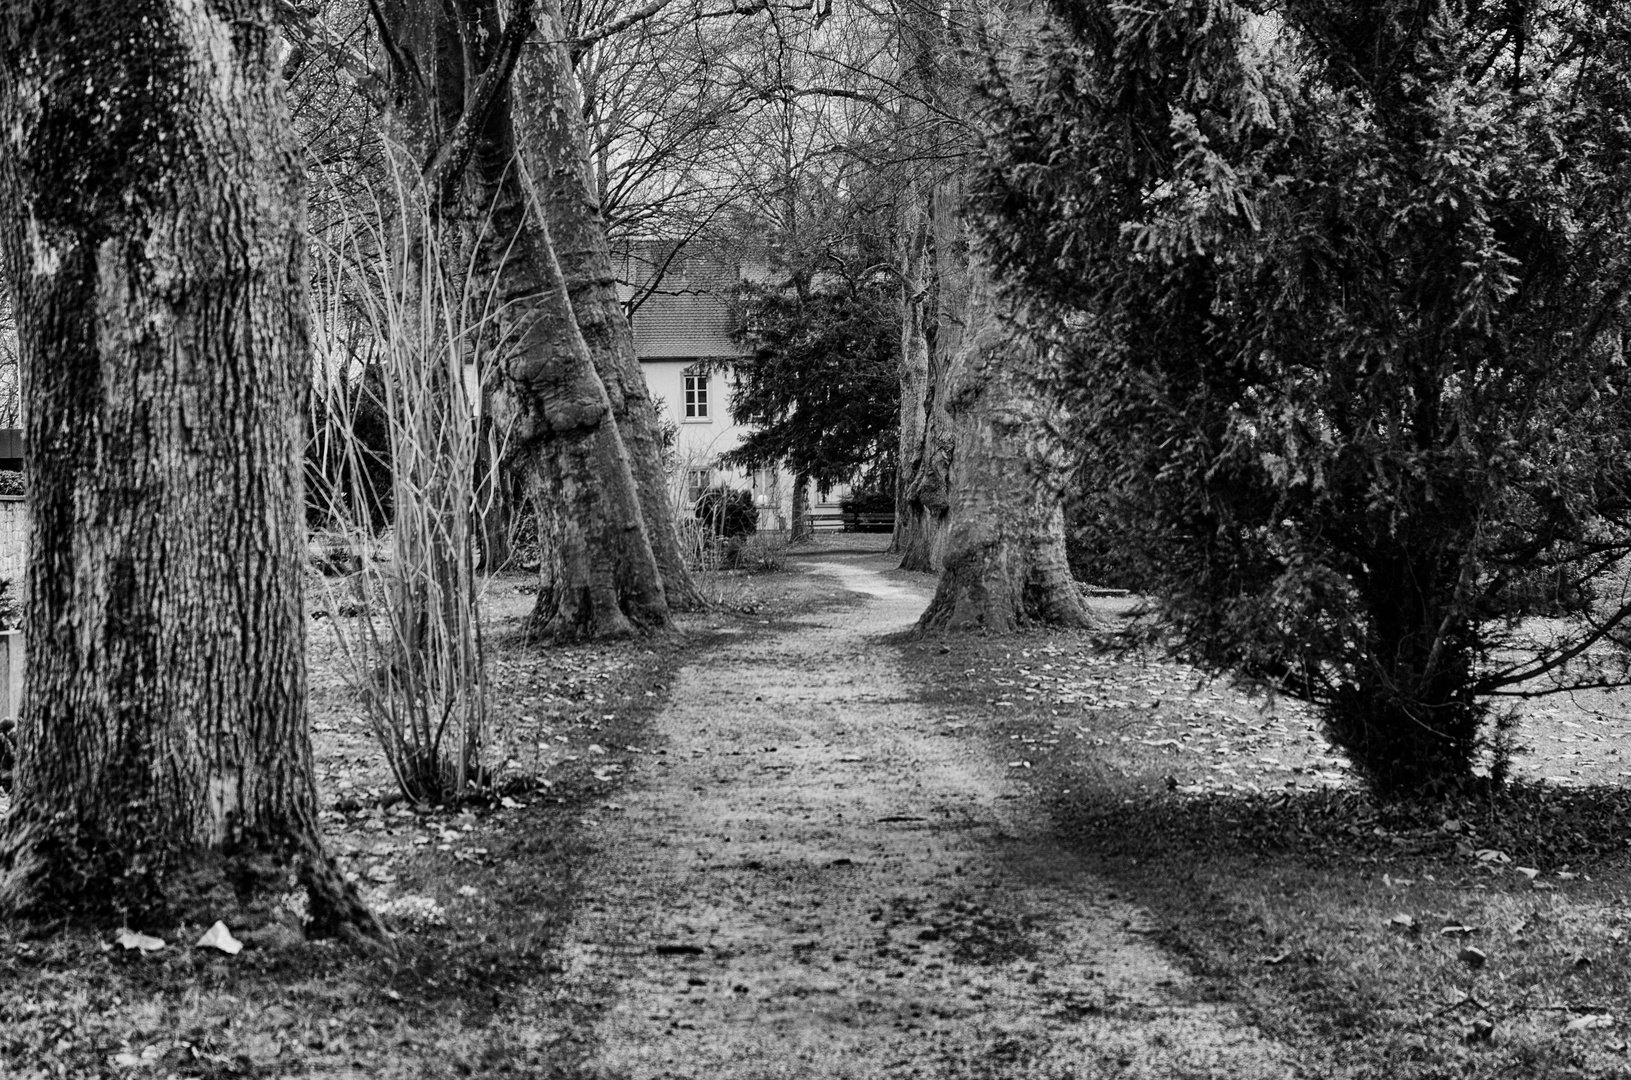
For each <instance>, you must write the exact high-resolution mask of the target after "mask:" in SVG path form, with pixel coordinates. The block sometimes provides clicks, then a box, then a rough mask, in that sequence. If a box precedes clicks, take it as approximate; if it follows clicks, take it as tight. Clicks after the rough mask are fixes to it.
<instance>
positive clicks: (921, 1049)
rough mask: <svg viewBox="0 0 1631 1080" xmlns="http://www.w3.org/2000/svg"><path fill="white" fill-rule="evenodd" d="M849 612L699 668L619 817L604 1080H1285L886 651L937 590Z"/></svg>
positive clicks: (605, 956) (601, 867) (836, 611)
mask: <svg viewBox="0 0 1631 1080" xmlns="http://www.w3.org/2000/svg"><path fill="white" fill-rule="evenodd" d="M888 565H890V564H889V563H888V561H887V560H886V559H884V558H882V557H878V556H869V557H842V556H830V557H827V558H824V559H821V560H820V561H814V562H811V563H808V564H805V565H804V570H805V571H807V572H809V573H811V574H814V575H821V576H822V577H821V578H820V579H818V580H822V581H823V583H824V584H830V591H831V593H832V594H833V595H834V596H835V597H840V598H842V597H845V594H846V593H847V594H849V595H848V600H849V602H848V603H843V604H834V605H829V606H824V607H823V608H822V609H821V610H820V611H819V613H818V614H816V615H815V616H813V617H811V618H809V619H807V620H806V621H805V622H803V623H802V624H801V625H799V626H798V627H796V628H794V629H791V630H782V631H778V632H775V633H767V634H766V635H765V636H764V637H762V638H758V639H755V640H752V641H743V642H741V643H740V644H735V645H731V646H727V647H726V648H724V649H722V650H720V651H718V652H716V653H714V654H712V655H710V656H709V657H708V658H707V659H706V660H704V661H701V662H698V663H697V664H695V665H693V666H690V667H688V668H686V669H685V670H684V671H683V672H682V674H681V676H680V677H679V679H678V680H677V682H676V684H675V685H674V687H673V694H672V698H671V702H672V704H671V705H670V706H669V708H668V709H667V710H666V711H665V712H664V713H663V715H662V716H661V718H660V720H659V728H660V731H659V734H660V736H661V738H662V739H664V740H665V743H666V750H667V753H666V755H663V756H661V757H658V756H652V757H648V758H645V759H643V760H645V761H646V762H650V763H652V764H650V766H649V767H648V768H646V769H645V770H644V771H643V772H642V773H640V774H637V775H636V776H635V778H634V779H633V780H632V782H631V784H630V786H629V787H628V788H627V789H625V791H624V792H623V793H622V794H621V795H620V796H619V798H620V800H621V803H622V805H623V808H624V809H623V812H621V813H611V814H608V815H605V816H603V817H602V819H601V822H600V824H599V825H598V826H597V831H596V839H597V843H598V845H599V847H600V849H601V851H602V852H603V853H604V858H603V859H602V861H601V862H600V863H599V864H598V865H597V866H595V867H593V868H591V869H590V870H589V872H588V873H587V875H586V880H585V882H584V888H585V894H584V896H583V900H582V903H581V905H580V907H579V912H580V914H579V916H578V920H577V922H576V924H575V925H574V926H573V927H572V928H571V929H570V930H569V931H568V933H567V953H568V964H569V967H568V972H569V974H568V979H569V981H571V982H573V983H576V984H577V985H578V987H579V988H581V989H582V990H583V991H584V992H592V993H594V994H596V995H602V996H604V999H607V1000H610V1001H611V1004H610V1006H609V1007H608V1009H607V1012H606V1014H605V1017H604V1019H603V1020H602V1022H601V1024H600V1026H599V1029H598V1031H597V1032H596V1035H597V1039H598V1043H599V1047H600V1056H599V1058H598V1060H597V1061H596V1062H595V1064H594V1069H593V1071H595V1072H597V1073H598V1074H599V1075H602V1076H605V1077H608V1078H610V1077H620V1078H622V1077H626V1078H629V1080H646V1078H657V1077H675V1078H680V1077H686V1078H690V1077H695V1078H703V1077H706V1078H710V1080H712V1078H722V1080H725V1078H744V1080H745V1078H752V1080H761V1078H782V1077H812V1078H813V1077H844V1078H849V1077H937V1078H938V1077H947V1078H952V1077H992V1078H997V1077H1001V1078H1005V1080H1006V1078H1027V1077H1065V1076H1069V1077H1100V1076H1105V1077H1111V1076H1114V1077H1150V1078H1156V1077H1160V1078H1171V1077H1203V1076H1204V1077H1253V1078H1255V1077H1265V1078H1266V1077H1291V1076H1297V1075H1301V1070H1299V1069H1298V1068H1297V1067H1296V1065H1295V1063H1294V1061H1293V1059H1292V1055H1291V1054H1290V1053H1289V1052H1288V1051H1287V1050H1286V1049H1285V1048H1284V1047H1281V1046H1278V1045H1276V1044H1274V1043H1272V1042H1270V1041H1268V1040H1266V1039H1265V1038H1264V1037H1263V1036H1262V1035H1261V1034H1260V1033H1258V1032H1257V1031H1256V1030H1255V1029H1253V1028H1251V1027H1249V1026H1247V1025H1245V1024H1243V1023H1242V1022H1241V1020H1240V1019H1239V1017H1238V1016H1236V1015H1235V1014H1234V1013H1233V1012H1232V1011H1231V1010H1229V1009H1228V1008H1226V1007H1222V1006H1218V1005H1212V1004H1197V1003H1195V1001H1194V999H1195V997H1196V995H1195V994H1194V993H1193V988H1192V987H1190V986H1189V985H1188V982H1187V978H1186V976H1185V975H1184V974H1183V973H1182V972H1180V971H1179V970H1178V969H1177V968H1176V967H1175V966H1173V965H1172V964H1171V963H1170V962H1169V961H1168V960H1167V959H1166V958H1165V957H1164V956H1163V955H1162V954H1161V953H1159V952H1158V951H1157V950H1156V949H1154V948H1153V947H1152V946H1151V945H1150V944H1149V943H1148V942H1147V941H1146V940H1144V939H1143V938H1141V937H1140V935H1139V930H1140V923H1141V914H1140V912H1139V911H1137V910H1136V909H1134V908H1132V907H1130V906H1128V905H1126V904H1123V903H1120V902H1118V901H1117V900H1115V899H1113V897H1112V894H1111V893H1110V891H1109V889H1108V888H1107V886H1106V885H1105V884H1104V883H1103V882H1102V881H1100V880H1097V879H1095V877H1094V875H1093V874H1092V872H1091V868H1090V867H1087V866H1084V865H1082V863H1081V860H1080V859H1078V858H1076V857H1075V856H1072V855H1070V854H1068V853H1067V852H1065V851H1063V850H1062V849H1061V848H1060V847H1059V846H1058V845H1057V844H1056V843H1055V842H1054V841H1053V840H1052V839H1051V836H1050V828H1049V823H1048V821H1047V820H1046V817H1045V814H1044V813H1043V812H1042V811H1040V810H1039V809H1038V808H1037V807H1036V806H1034V805H1033V804H1032V803H1031V802H1030V801H1029V800H1028V798H1027V796H1026V795H1025V794H1024V792H1022V791H1021V790H1019V789H1018V788H1016V787H1015V785H1014V784H1013V783H1011V782H1010V780H1009V778H1008V776H1007V770H1006V768H1005V766H1004V763H1002V762H1000V761H995V760H993V759H992V758H991V756H990V753H989V750H988V748H987V747H986V746H985V745H983V744H982V742H981V741H980V739H979V736H978V735H977V734H974V733H971V729H963V728H959V729H954V728H952V726H951V725H950V724H948V723H945V722H943V721H941V720H939V719H938V718H937V717H936V716H935V715H933V714H932V713H931V712H930V711H929V710H927V709H925V708H924V707H923V706H921V705H920V704H918V702H917V701H916V700H915V690H914V687H912V686H911V685H910V684H909V683H908V682H907V681H906V679H905V678H904V677H903V676H902V674H901V670H900V665H899V656H898V652H897V650H896V649H895V648H893V647H891V646H888V645H885V644H882V643H880V642H879V641H878V640H877V639H878V638H879V637H880V636H882V635H886V634H890V633H894V632H897V631H899V630H902V629H904V628H906V627H908V626H909V625H910V624H911V623H912V621H913V620H914V619H915V618H916V617H917V615H918V613H919V612H921V611H922V609H923V607H924V605H925V604H926V603H927V601H928V590H927V586H926V585H925V586H924V587H917V586H915V585H913V586H902V585H900V584H896V583H895V582H893V581H890V580H888V579H886V578H885V577H884V576H883V575H882V573H881V571H882V570H884V569H885V568H886V567H887V566H888Z"/></svg>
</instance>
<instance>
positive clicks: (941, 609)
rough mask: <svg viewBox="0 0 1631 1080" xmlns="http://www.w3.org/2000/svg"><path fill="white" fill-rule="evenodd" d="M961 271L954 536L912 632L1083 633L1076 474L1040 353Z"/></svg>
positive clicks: (986, 281) (991, 296)
mask: <svg viewBox="0 0 1631 1080" xmlns="http://www.w3.org/2000/svg"><path fill="white" fill-rule="evenodd" d="M968 269H969V274H968V277H969V280H970V283H971V285H970V288H969V291H968V297H969V301H968V305H967V307H966V309H965V311H966V316H967V322H966V325H965V327H964V333H963V346H962V348H961V349H960V350H959V351H958V354H957V357H956V359H955V361H954V362H953V364H952V368H951V371H950V373H949V375H950V382H951V400H950V411H951V417H952V423H953V427H954V430H955V436H956V443H955V446H954V450H953V454H952V466H951V491H952V509H951V531H950V534H949V535H948V537H947V541H946V558H945V567H944V569H943V570H942V571H941V576H940V584H939V587H938V588H937V589H936V591H935V595H934V599H933V600H932V601H930V603H929V607H928V609H927V610H926V611H924V613H923V616H922V618H921V619H920V620H919V621H918V629H919V631H921V632H928V631H939V630H976V629H977V630H985V631H988V632H992V633H1008V632H1010V631H1012V630H1014V629H1015V628H1016V627H1019V626H1023V625H1027V624H1031V623H1049V624H1052V625H1057V626H1089V625H1092V624H1093V620H1092V617H1091V616H1090V614H1089V613H1088V610H1087V607H1086V605H1085V604H1084V603H1083V602H1082V596H1081V591H1080V590H1079V589H1078V588H1077V586H1076V582H1075V581H1074V580H1073V579H1072V578H1071V576H1070V569H1069V567H1068V566H1067V565H1066V563H1065V529H1064V509H1063V501H1064V490H1065V485H1066V484H1067V483H1068V482H1069V480H1070V477H1071V476H1072V474H1073V473H1074V471H1075V470H1074V467H1073V462H1072V460H1071V457H1070V454H1069V452H1068V448H1067V442H1066V439H1065V437H1064V434H1063V432H1064V415H1063V411H1062V410H1061V409H1060V408H1059V407H1058V406H1057V405H1056V404H1055V403H1054V402H1053V401H1051V400H1050V399H1049V397H1048V395H1047V394H1046V393H1045V391H1044V390H1043V388H1042V378H1041V376H1042V374H1043V371H1042V368H1043V364H1044V362H1045V355H1044V352H1043V349H1042V348H1041V347H1040V346H1039V345H1038V344H1037V343H1036V342H1034V341H1032V340H1030V339H1029V338H1028V337H1027V336H1026V335H1025V334H1024V332H1023V331H1021V330H1020V329H1018V328H1017V327H1014V326H1013V325H1011V324H1009V323H1008V322H1007V321H1006V320H1005V319H1004V312H1003V310H1002V306H1001V303H1000V301H998V300H997V298H996V295H995V292H996V290H995V287H994V285H993V284H992V282H991V279H990V276H989V274H988V273H986V272H985V268H984V267H983V266H982V265H981V264H980V263H979V262H978V260H975V261H973V263H972V265H970V266H969V268H968Z"/></svg>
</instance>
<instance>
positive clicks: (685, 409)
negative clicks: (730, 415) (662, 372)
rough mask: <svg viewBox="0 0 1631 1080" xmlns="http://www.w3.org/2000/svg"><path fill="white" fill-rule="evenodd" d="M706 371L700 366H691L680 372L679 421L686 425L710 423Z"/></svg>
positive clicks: (710, 415) (711, 415)
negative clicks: (681, 420)
mask: <svg viewBox="0 0 1631 1080" xmlns="http://www.w3.org/2000/svg"><path fill="white" fill-rule="evenodd" d="M708 383H709V378H708V369H707V368H706V367H704V366H702V365H701V364H697V365H693V366H692V367H688V368H686V369H685V370H684V371H682V372H680V408H681V411H682V416H681V419H683V420H684V421H685V422H687V423H691V424H697V423H712V421H713V412H712V411H711V408H710V402H709V400H708V398H709V393H708V390H709V387H708Z"/></svg>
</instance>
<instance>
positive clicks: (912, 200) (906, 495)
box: [892, 177, 951, 572]
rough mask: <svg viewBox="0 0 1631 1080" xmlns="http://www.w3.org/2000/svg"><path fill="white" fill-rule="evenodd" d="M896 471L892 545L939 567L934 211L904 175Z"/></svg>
mask: <svg viewBox="0 0 1631 1080" xmlns="http://www.w3.org/2000/svg"><path fill="white" fill-rule="evenodd" d="M902 202H903V213H902V219H903V220H902V224H903V228H902V230H901V232H902V241H903V248H902V258H901V264H902V274H901V304H902V308H903V311H902V318H901V366H900V475H899V477H898V479H897V481H896V485H895V536H894V540H893V545H892V546H893V549H894V550H895V552H896V553H898V554H899V555H900V557H901V561H900V566H901V569H902V570H917V571H922V572H933V571H938V570H939V569H940V567H941V563H942V560H943V558H944V554H945V542H946V530H947V518H948V515H949V513H950V509H951V503H950V490H949V484H950V478H949V476H948V470H949V468H950V464H951V446H950V439H949V427H950V425H949V421H948V419H947V416H946V407H945V400H946V399H945V366H946V365H945V359H944V357H945V354H944V351H943V350H942V349H941V348H939V340H938V339H939V333H938V331H939V325H938V324H939V321H940V319H939V304H940V301H939V299H938V293H939V291H940V290H939V289H937V288H936V287H935V282H936V279H937V278H938V276H939V275H938V274H937V273H936V270H935V244H934V230H933V228H932V224H933V213H932V208H931V207H930V206H927V205H925V204H924V199H923V196H922V185H921V184H920V182H919V181H918V180H917V179H916V178H915V177H914V178H909V179H908V181H907V186H906V195H905V198H904V199H903V200H902Z"/></svg>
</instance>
